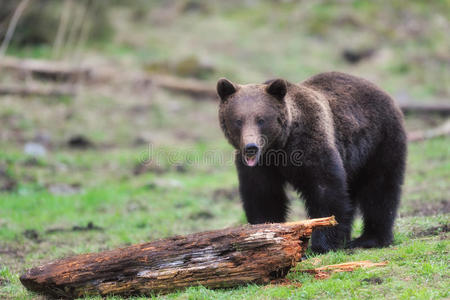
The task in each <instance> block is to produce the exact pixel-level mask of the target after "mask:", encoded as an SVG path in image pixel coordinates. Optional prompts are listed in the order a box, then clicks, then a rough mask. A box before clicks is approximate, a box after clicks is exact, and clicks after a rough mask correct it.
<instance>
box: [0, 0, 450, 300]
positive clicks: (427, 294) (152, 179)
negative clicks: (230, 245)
mask: <svg viewBox="0 0 450 300" xmlns="http://www.w3.org/2000/svg"><path fill="white" fill-rule="evenodd" d="M398 2H399V3H400V2H401V1H398ZM318 3H319V2H318ZM363 3H365V2H355V4H354V5H350V6H344V5H325V4H320V3H319V4H312V3H311V4H310V3H303V4H302V5H296V4H294V3H281V4H280V3H278V2H270V1H268V2H264V3H263V4H246V5H243V6H242V7H239V8H238V9H237V8H235V7H230V6H227V5H224V7H220V8H218V7H216V6H211V7H209V6H206V8H201V7H203V6H200V9H199V8H198V7H197V8H195V6H193V7H194V9H193V11H191V10H189V11H188V12H184V13H182V14H181V15H180V14H179V12H177V10H175V9H172V10H173V11H172V10H171V9H167V11H166V12H167V14H166V15H165V18H164V19H159V18H162V17H161V15H162V14H161V13H160V11H158V9H161V8H159V7H158V6H156V7H155V8H154V9H153V11H152V13H151V14H150V16H148V17H143V18H144V20H141V21H135V22H131V21H130V20H131V19H135V16H136V11H137V10H138V8H135V9H136V11H133V9H132V8H123V7H122V8H117V9H115V10H114V11H112V14H114V16H115V20H117V24H115V26H116V27H117V28H116V30H117V33H116V35H115V37H114V39H113V40H112V41H110V42H108V43H102V44H95V43H94V44H92V45H89V46H88V47H86V49H85V52H86V54H85V56H84V59H85V61H86V62H87V63H91V64H94V65H105V64H106V63H108V64H112V65H114V66H115V67H119V66H120V67H121V68H124V69H125V70H137V69H145V68H147V71H148V72H153V71H154V70H153V69H154V66H155V62H160V61H166V60H167V61H169V62H170V63H172V62H177V61H180V60H183V59H184V58H185V57H191V56H193V57H199V58H201V59H202V60H206V62H207V63H210V64H211V65H212V69H213V71H212V72H213V73H212V74H209V75H207V76H206V77H205V78H204V79H205V80H206V81H207V82H209V83H210V84H211V85H214V81H215V80H216V79H217V78H218V77H221V76H227V77H230V79H232V80H233V81H236V82H261V81H263V80H265V79H267V78H270V77H273V76H275V75H276V76H277V77H285V78H286V79H288V80H290V81H293V82H295V81H300V80H303V79H305V78H307V77H308V76H311V75H313V74H315V73H318V72H321V71H329V70H339V71H345V72H350V73H352V74H355V75H359V76H363V77H366V78H368V79H370V80H372V81H374V82H375V83H376V84H378V85H379V86H381V87H382V88H383V89H385V90H387V91H388V92H389V93H391V95H393V97H394V98H396V99H398V100H405V99H408V100H411V101H423V102H427V101H435V100H439V99H449V98H450V91H449V87H450V85H449V84H448V82H449V79H450V74H449V68H448V53H450V51H448V50H449V49H450V46H449V41H448V37H446V36H444V35H443V33H444V32H448V31H446V29H448V27H449V22H448V20H447V19H445V17H444V16H445V15H448V14H446V13H445V12H446V11H447V12H448V11H449V5H448V4H446V2H445V1H442V2H436V4H434V6H430V7H426V8H425V7H424V5H425V4H421V2H415V1H412V2H411V3H410V4H409V6H408V7H407V9H405V8H404V6H401V5H393V6H392V7H389V8H386V7H385V6H383V8H380V7H376V6H374V5H372V4H363ZM368 3H370V2H368ZM387 3H390V2H387ZM395 3H397V2H395ZM166 8H167V7H166ZM191 9H192V8H191ZM196 9H199V11H197V10H196ZM170 13H172V14H173V15H174V16H171V15H170ZM141 18H142V16H141ZM149 22H150V23H151V25H149V24H148V23H149ZM337 24H338V25H337ZM355 26H356V27H357V28H354V27H355ZM186 27H189V28H190V33H189V34H185V30H184V29H185V28H186ZM392 28H394V29H395V30H392ZM348 33H352V34H351V37H348ZM293 36H295V37H297V38H292V37H293ZM274 39H276V40H277V42H276V43H274V42H273V41H274ZM348 39H350V40H351V42H352V43H353V44H352V45H353V47H350V48H351V49H361V48H367V47H369V48H375V52H374V54H373V56H371V57H369V58H367V59H364V60H363V61H361V62H360V63H357V64H351V63H348V62H346V61H345V59H343V58H342V55H341V54H342V51H343V50H345V48H346V47H349V44H351V43H350V41H349V40H348ZM174 41H177V42H176V43H174ZM278 41H281V42H278ZM261 45H264V46H261ZM50 53H51V49H49V48H46V47H45V46H43V47H31V48H27V49H15V48H11V49H9V55H17V56H22V57H23V56H26V57H28V56H32V57H36V58H51V54H50ZM164 64H165V63H163V64H162V65H164ZM169 71H170V70H169ZM200 77H201V76H200ZM0 80H1V81H2V82H4V83H8V82H11V81H13V80H16V78H15V77H14V76H12V75H10V74H5V73H3V74H0ZM217 105H218V102H217V101H214V100H207V99H203V100H201V99H193V98H191V97H189V96H186V95H180V94H174V93H170V92H168V91H165V90H162V89H158V88H156V87H153V86H150V87H142V88H136V87H135V86H130V85H127V84H122V85H120V84H116V85H108V84H106V85H102V86H84V87H81V89H80V92H79V94H78V95H77V96H76V97H62V98H56V99H44V98H38V97H29V98H20V97H13V96H2V98H1V99H0V123H1V130H0V189H1V190H2V191H1V192H0V298H6V299H31V298H37V297H38V296H37V295H35V294H32V293H29V292H27V291H26V290H25V289H24V288H23V287H22V286H21V284H20V282H19V280H18V278H19V275H20V274H21V273H22V272H23V271H24V270H25V269H27V268H29V267H32V266H36V265H39V264H41V263H44V262H46V261H49V260H52V259H55V258H59V257H64V256H68V255H72V254H77V253H84V252H89V251H101V250H105V249H112V248H115V247H120V246H124V245H129V244H133V243H139V242H145V241H150V240H154V239H158V238H163V237H168V236H172V235H175V234H186V233H192V232H197V231H201V230H209V229H219V228H224V227H227V226H235V225H240V224H244V223H246V219H245V215H244V212H243V210H242V208H241V205H240V200H239V196H238V193H237V177H236V172H235V170H234V166H233V163H232V148H231V147H230V146H229V145H228V144H227V142H226V141H225V138H224V137H223V136H222V133H221V131H220V128H219V123H218V120H217ZM442 121H443V118H442V117H437V116H428V117H421V116H407V119H406V123H407V128H408V130H415V129H419V128H423V127H431V126H434V125H437V124H439V123H440V122H442ZM76 136H79V137H81V138H79V139H78V143H72V144H69V143H68V141H70V140H71V139H72V140H74V137H76ZM31 141H35V142H38V143H39V144H42V145H44V146H45V149H46V150H45V151H46V154H45V155H43V156H38V157H33V156H31V155H30V154H29V153H30V150H29V149H28V151H25V145H26V144H27V143H28V145H30V144H29V142H31ZM74 144H75V145H74ZM31 152H33V150H31ZM149 158H150V159H149ZM449 178H450V138H449V137H444V138H436V139H431V140H427V141H424V142H417V143H411V144H410V145H409V155H408V164H407V174H406V181H405V186H404V193H403V197H402V204H401V207H400V210H399V218H398V220H397V223H396V227H395V241H394V245H392V246H391V247H388V248H385V249H373V250H363V249H357V250H352V251H346V250H341V251H337V252H332V253H328V254H325V255H317V256H315V255H312V254H309V255H308V257H307V259H306V260H305V261H304V262H302V263H300V264H299V265H298V266H297V267H296V268H295V269H293V270H291V272H290V273H289V274H288V278H289V279H291V280H292V281H294V282H300V283H301V284H302V286H301V287H298V286H285V285H269V286H258V285H249V286H243V287H239V288H236V289H226V290H208V289H206V288H203V287H193V288H189V289H187V290H186V291H180V292H177V293H173V294H169V295H164V296H163V295H161V296H159V297H161V298H177V299H204V298H207V299H208V298H210V299H229V298H232V299H233V298H234V299H241V298H248V299H274V298H277V299H278V298H283V299H284V298H292V299H296V298H300V297H302V298H320V299H329V298H346V299H347V298H354V299H361V298H400V299H403V298H404V299H410V298H418V299H439V298H448V297H450V295H449V292H448V286H449V285H450V272H449V271H448V270H449V267H448V253H449V247H450V243H449V233H448V230H449V223H450V214H449V213H450V204H449V200H450V199H449V195H450V184H449ZM291 197H292V198H293V207H292V211H291V213H290V220H298V219H302V218H304V217H305V215H304V211H303V205H302V203H301V201H298V200H295V198H296V197H295V195H294V194H293V193H291ZM360 230H361V221H360V219H359V220H358V221H357V222H356V224H355V225H354V235H357V234H358V233H359V232H360ZM355 260H371V261H374V262H381V261H389V263H388V265H387V266H386V267H381V268H373V269H365V270H357V271H354V272H351V273H339V274H335V275H332V276H331V277H330V278H328V279H325V280H317V279H314V277H313V276H312V275H307V274H303V273H300V272H298V271H296V270H299V269H303V268H306V267H312V266H321V265H327V264H334V263H340V262H348V261H355ZM446 287H447V288H446ZM155 297H158V295H155ZM111 299H115V298H111ZM117 299H119V298H117Z"/></svg>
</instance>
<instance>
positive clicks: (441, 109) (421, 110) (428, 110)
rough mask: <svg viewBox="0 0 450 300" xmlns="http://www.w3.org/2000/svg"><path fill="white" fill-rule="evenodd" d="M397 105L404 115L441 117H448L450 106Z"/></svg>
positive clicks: (405, 103)
mask: <svg viewBox="0 0 450 300" xmlns="http://www.w3.org/2000/svg"><path fill="white" fill-rule="evenodd" d="M447 102H448V101H447ZM398 105H399V107H400V109H401V110H402V111H403V113H404V114H410V113H414V114H437V115H442V116H449V115H450V104H448V103H438V102H436V103H410V102H399V103H398Z"/></svg>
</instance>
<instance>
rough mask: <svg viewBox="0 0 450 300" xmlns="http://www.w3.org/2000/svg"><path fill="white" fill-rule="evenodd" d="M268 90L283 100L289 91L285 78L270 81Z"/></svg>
mask: <svg viewBox="0 0 450 300" xmlns="http://www.w3.org/2000/svg"><path fill="white" fill-rule="evenodd" d="M266 92H267V93H269V94H270V95H272V96H274V97H275V98H277V99H278V100H280V101H281V100H283V99H284V96H286V93H287V84H286V80H284V79H275V80H271V81H269V83H268V86H267V88H266Z"/></svg>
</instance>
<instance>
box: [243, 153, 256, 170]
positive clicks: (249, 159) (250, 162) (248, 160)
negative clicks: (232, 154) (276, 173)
mask: <svg viewBox="0 0 450 300" xmlns="http://www.w3.org/2000/svg"><path fill="white" fill-rule="evenodd" d="M259 156H260V151H258V152H257V153H255V154H254V155H249V154H246V155H244V161H245V164H246V165H247V166H249V167H254V166H256V164H257V163H258V160H259Z"/></svg>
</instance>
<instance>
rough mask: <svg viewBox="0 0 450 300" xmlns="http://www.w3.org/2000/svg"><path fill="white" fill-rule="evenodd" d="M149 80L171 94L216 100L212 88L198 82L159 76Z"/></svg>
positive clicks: (209, 85) (215, 93)
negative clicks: (176, 93)
mask: <svg viewBox="0 0 450 300" xmlns="http://www.w3.org/2000/svg"><path fill="white" fill-rule="evenodd" d="M150 80H151V81H152V82H154V83H155V84H156V85H158V86H160V87H162V88H164V89H166V90H170V91H173V92H178V93H183V94H188V95H190V96H193V97H202V98H214V99H215V98H217V92H216V89H215V88H214V86H213V85H211V84H208V83H205V82H202V81H200V80H195V79H183V78H178V77H173V76H160V75H158V76H152V77H150Z"/></svg>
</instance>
